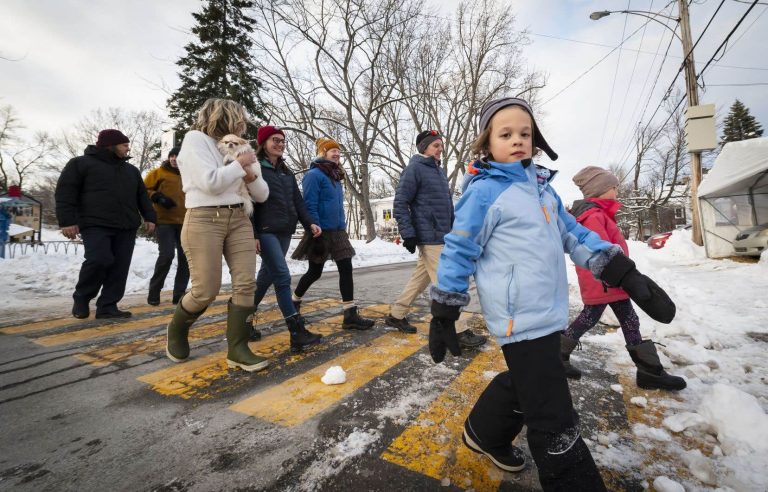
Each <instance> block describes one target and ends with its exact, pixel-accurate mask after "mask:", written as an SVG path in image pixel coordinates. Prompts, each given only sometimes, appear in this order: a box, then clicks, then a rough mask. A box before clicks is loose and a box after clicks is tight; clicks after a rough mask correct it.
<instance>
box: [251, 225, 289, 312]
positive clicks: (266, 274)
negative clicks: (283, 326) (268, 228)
mask: <svg viewBox="0 0 768 492" xmlns="http://www.w3.org/2000/svg"><path fill="white" fill-rule="evenodd" d="M259 241H260V242H261V268H260V269H259V274H258V275H257V276H256V294H255V295H254V296H253V304H254V305H255V306H256V307H257V308H258V307H259V304H260V303H261V300H262V299H264V295H265V294H266V293H267V290H268V289H269V286H270V285H274V286H275V295H276V296H277V304H278V306H280V311H281V312H282V313H283V317H284V318H287V317H289V316H293V315H294V314H296V308H295V307H294V305H293V300H292V299H291V271H290V270H289V269H288V263H286V261H285V255H286V253H288V247H289V246H290V245H291V235H290V234H267V233H261V234H259Z"/></svg>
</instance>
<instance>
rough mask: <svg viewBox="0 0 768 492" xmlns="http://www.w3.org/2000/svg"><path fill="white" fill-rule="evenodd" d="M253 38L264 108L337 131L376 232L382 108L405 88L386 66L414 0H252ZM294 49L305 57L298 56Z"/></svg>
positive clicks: (309, 131) (305, 125)
mask: <svg viewBox="0 0 768 492" xmlns="http://www.w3.org/2000/svg"><path fill="white" fill-rule="evenodd" d="M255 3H256V6H255V8H256V11H257V13H258V17H259V19H260V21H259V28H258V30H259V35H258V36H257V39H255V40H254V42H255V44H256V46H257V50H258V52H259V56H257V57H256V58H257V59H258V60H259V61H260V62H259V63H260V67H259V68H260V70H261V71H262V72H263V73H264V77H265V81H266V83H265V86H266V87H274V88H275V90H274V91H270V92H268V93H267V95H266V97H267V99H268V100H269V102H270V103H271V105H272V110H271V111H270V116H271V117H273V118H275V119H277V120H279V121H281V122H283V123H285V124H286V125H287V126H288V127H289V128H291V129H294V130H297V131H298V132H299V134H300V135H304V136H306V137H308V138H311V139H314V138H317V137H320V136H330V137H332V138H334V139H336V140H337V141H338V142H339V143H340V145H341V147H342V151H343V154H344V160H343V165H344V167H345V174H346V178H347V179H346V183H347V190H348V191H349V192H350V193H351V194H352V196H353V197H354V198H355V200H356V202H357V204H358V206H359V208H360V212H361V213H362V216H363V222H364V224H365V229H366V236H367V238H368V239H373V238H374V237H375V236H376V229H375V223H374V217H373V212H372V209H371V205H370V179H371V176H372V172H373V171H374V168H375V167H376V166H377V165H378V163H379V160H380V157H379V155H381V153H380V152H378V150H380V149H379V147H380V146H381V143H380V141H381V134H382V125H384V124H386V121H385V120H384V119H383V117H382V115H383V112H384V111H385V110H386V108H387V107H388V106H390V105H392V104H395V103H397V102H398V101H400V100H402V99H403V98H405V97H410V96H408V95H405V96H404V95H402V94H401V93H399V92H398V90H397V86H396V84H395V81H394V79H393V76H392V74H391V73H390V71H389V70H388V69H387V56H389V54H390V52H391V50H392V49H393V47H395V46H397V43H398V39H397V33H398V32H400V31H401V30H402V28H403V26H404V25H414V24H415V23H416V19H417V16H418V12H419V8H420V5H418V4H417V3H416V2H415V0H384V1H382V2H377V1H373V0H329V1H326V2H322V3H320V4H316V3H314V2H310V1H309V0H287V1H285V2H282V3H280V4H274V3H272V2H268V1H266V0H257V1H256V2H255ZM299 57H301V58H302V59H305V60H307V63H305V64H301V63H297V60H298V59H299Z"/></svg>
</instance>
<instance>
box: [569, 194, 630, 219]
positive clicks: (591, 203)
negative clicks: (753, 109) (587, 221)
mask: <svg viewBox="0 0 768 492" xmlns="http://www.w3.org/2000/svg"><path fill="white" fill-rule="evenodd" d="M620 208H621V202H619V201H618V200H605V199H600V198H587V199H585V200H576V201H575V202H573V206H572V207H571V215H573V216H574V217H576V218H577V219H579V218H581V217H582V215H584V214H586V213H595V212H597V210H598V209H599V210H603V211H604V212H605V213H607V214H608V216H609V217H610V218H611V219H613V220H614V221H615V220H616V212H618V211H619V209H620ZM590 210H592V212H590ZM585 217H586V216H585Z"/></svg>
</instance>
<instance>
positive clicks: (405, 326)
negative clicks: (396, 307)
mask: <svg viewBox="0 0 768 492" xmlns="http://www.w3.org/2000/svg"><path fill="white" fill-rule="evenodd" d="M384 323H386V324H387V325H388V326H392V327H394V328H397V329H398V330H400V331H402V332H403V333H408V334H413V333H416V327H415V326H413V325H412V324H411V323H410V322H409V321H408V316H403V317H402V318H395V317H394V316H392V313H389V314H388V315H387V316H386V317H385V318H384Z"/></svg>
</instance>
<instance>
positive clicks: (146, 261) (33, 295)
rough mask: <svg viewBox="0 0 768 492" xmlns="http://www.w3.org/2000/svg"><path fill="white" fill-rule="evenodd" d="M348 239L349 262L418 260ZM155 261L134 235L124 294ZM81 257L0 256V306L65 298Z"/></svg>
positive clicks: (53, 236) (376, 243) (294, 269)
mask: <svg viewBox="0 0 768 492" xmlns="http://www.w3.org/2000/svg"><path fill="white" fill-rule="evenodd" d="M42 236H43V237H42V239H43V241H66V240H67V239H66V238H65V237H64V236H62V235H61V233H60V232H59V231H58V230H54V229H43V234H42ZM297 244H298V240H293V241H291V247H290V250H289V251H288V267H289V268H290V270H291V274H292V275H297V274H302V273H304V272H306V271H307V262H305V261H296V260H292V259H291V258H290V256H291V253H293V250H294V248H295V247H296V246H297ZM352 244H353V246H354V247H355V250H356V251H357V255H356V256H355V257H354V258H353V259H352V264H353V265H354V266H355V267H364V266H373V265H385V264H389V263H400V262H404V261H416V260H417V259H418V256H417V255H415V254H413V255H412V254H410V253H408V251H406V249H405V248H403V247H402V246H398V245H396V244H394V243H390V242H387V241H384V240H382V239H379V238H377V239H375V240H373V241H372V242H370V243H366V242H365V241H356V240H353V241H352ZM156 260H157V244H156V243H154V242H152V241H148V240H146V239H144V238H141V237H140V238H137V240H136V247H135V249H134V251H133V259H132V261H131V270H130V272H129V274H128V283H127V285H126V294H137V293H146V292H147V289H148V288H149V279H150V278H151V277H152V272H153V271H154V268H155V261H156ZM259 261H260V260H259ZM82 262H83V247H82V246H80V247H79V248H78V250H77V253H74V250H73V249H72V248H70V249H69V253H65V252H64V250H63V248H59V251H58V252H56V251H54V250H53V249H52V248H51V249H49V250H48V254H44V252H43V251H42V249H38V250H37V251H32V249H29V250H28V251H27V254H25V255H17V256H16V257H14V258H6V259H4V260H0V271H2V274H3V278H2V281H1V282H0V311H2V310H4V309H9V308H16V309H19V308H24V307H27V306H34V305H35V304H37V303H39V302H40V300H41V299H48V298H50V297H54V296H61V297H66V298H68V297H70V296H71V295H72V290H73V289H74V286H75V283H76V282H77V277H78V274H79V272H80V265H81V264H82ZM326 268H327V269H328V270H335V269H336V265H335V264H334V263H333V262H330V263H328V265H327V266H326ZM257 269H258V267H257ZM175 274H176V262H175V261H174V264H173V266H172V267H171V271H170V272H169V274H168V277H167V278H166V280H165V287H164V288H165V289H172V288H173V278H174V275H175ZM221 278H222V283H223V284H228V283H230V282H231V278H230V276H229V269H228V268H227V266H226V263H225V262H224V261H223V258H222V276H221Z"/></svg>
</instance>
